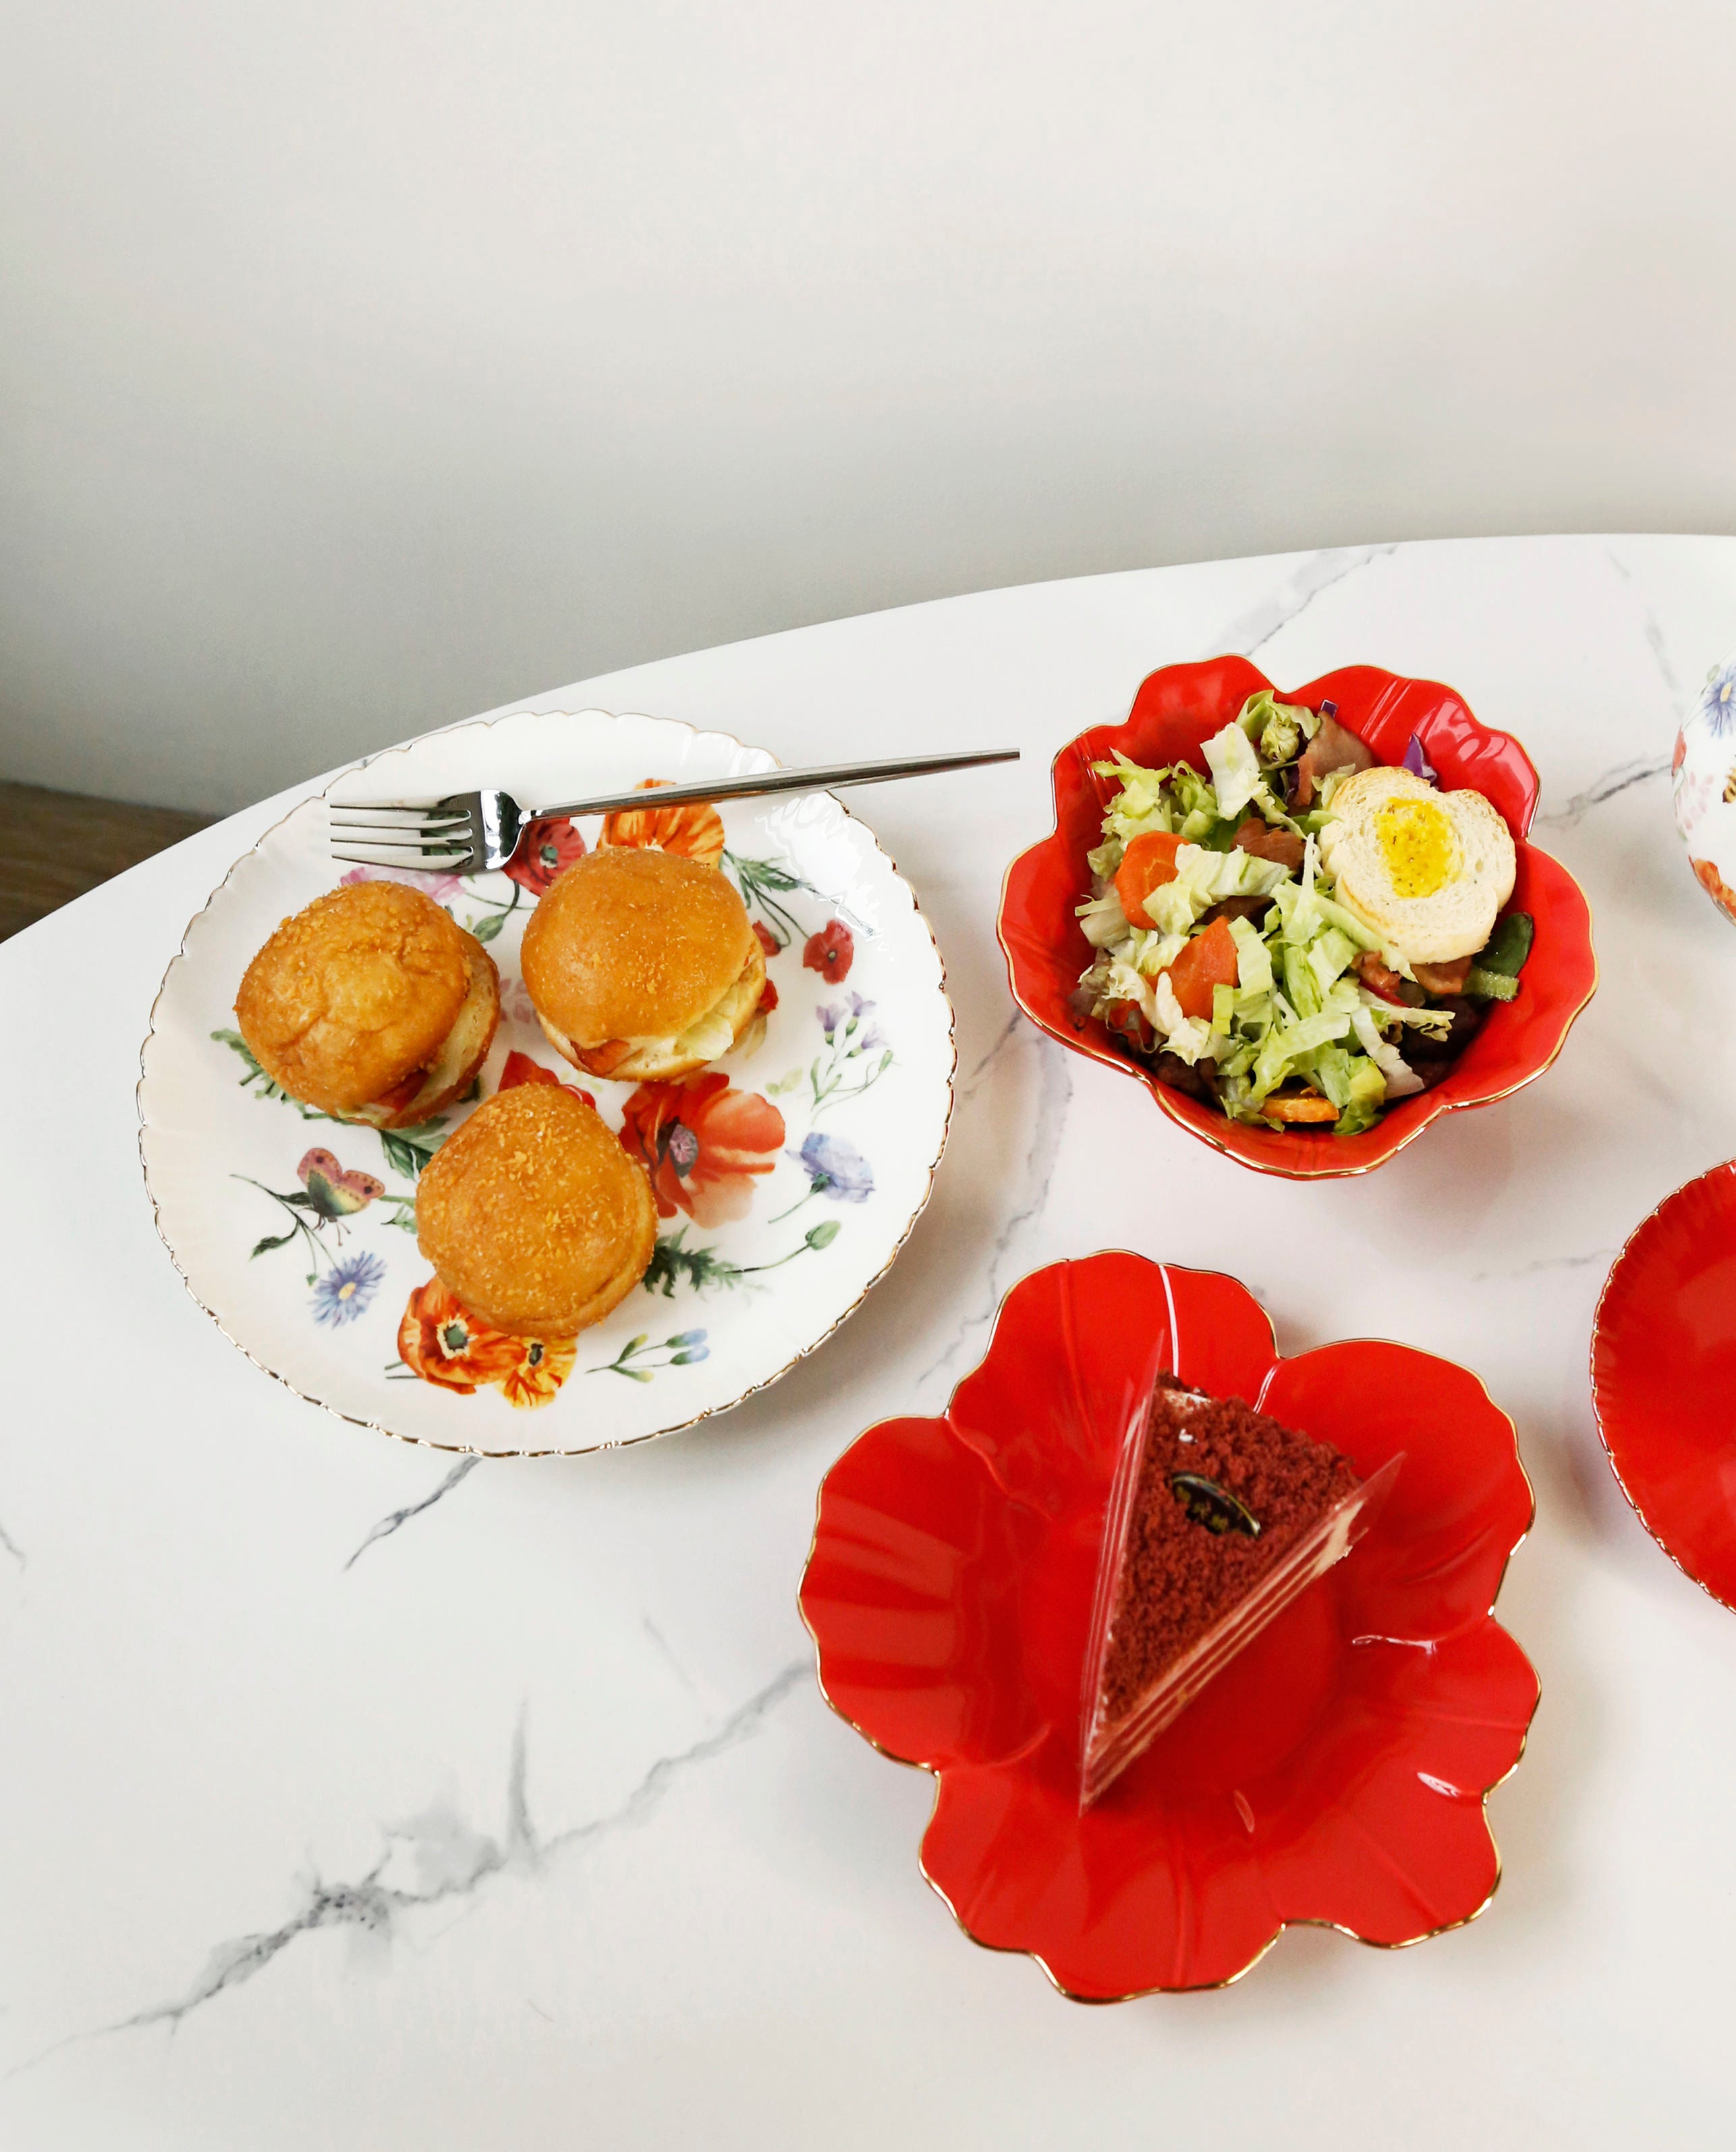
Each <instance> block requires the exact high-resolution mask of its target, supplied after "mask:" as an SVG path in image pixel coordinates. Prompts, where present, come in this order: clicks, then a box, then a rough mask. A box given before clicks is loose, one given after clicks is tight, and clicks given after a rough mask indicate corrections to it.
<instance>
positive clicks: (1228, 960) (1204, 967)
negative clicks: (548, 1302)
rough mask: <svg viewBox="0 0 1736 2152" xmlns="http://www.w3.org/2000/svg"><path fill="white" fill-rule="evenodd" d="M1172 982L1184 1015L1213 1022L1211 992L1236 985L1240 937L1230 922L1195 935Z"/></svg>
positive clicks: (1173, 972)
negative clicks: (1237, 943) (1237, 948)
mask: <svg viewBox="0 0 1736 2152" xmlns="http://www.w3.org/2000/svg"><path fill="white" fill-rule="evenodd" d="M1165 977H1166V978H1167V979H1168V980H1169V982H1170V987H1171V989H1172V990H1173V992H1174V993H1175V998H1176V1000H1177V1002H1180V1006H1181V1013H1182V1014H1183V1015H1184V1016H1197V1017H1200V1018H1204V1019H1205V1021H1206V1023H1211V990H1212V988H1213V987H1233V986H1234V985H1235V984H1236V936H1234V935H1233V934H1232V933H1231V931H1230V922H1229V921H1228V920H1227V919H1214V920H1213V921H1212V922H1211V926H1208V927H1207V928H1206V931H1205V932H1204V933H1203V934H1196V935H1195V936H1194V938H1193V940H1192V941H1191V942H1189V943H1188V945H1187V947H1186V948H1185V949H1184V950H1183V951H1182V952H1181V954H1180V956H1179V957H1177V958H1176V959H1175V962H1174V963H1173V964H1171V965H1170V968H1169V970H1168V972H1166V973H1165Z"/></svg>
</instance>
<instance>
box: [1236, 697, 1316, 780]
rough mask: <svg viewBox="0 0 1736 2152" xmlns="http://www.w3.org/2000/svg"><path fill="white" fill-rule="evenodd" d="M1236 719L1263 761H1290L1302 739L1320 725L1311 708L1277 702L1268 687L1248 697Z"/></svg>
mask: <svg viewBox="0 0 1736 2152" xmlns="http://www.w3.org/2000/svg"><path fill="white" fill-rule="evenodd" d="M1236 722H1237V723H1239V724H1240V725H1241V728H1242V730H1243V731H1244V732H1245V733H1246V734H1247V735H1248V737H1249V738H1250V739H1251V740H1253V741H1255V742H1256V744H1257V745H1258V747H1259V749H1260V759H1261V762H1264V763H1284V762H1294V761H1295V759H1296V758H1297V755H1298V754H1301V753H1302V742H1303V741H1304V740H1311V739H1312V738H1313V737H1314V735H1315V733H1317V732H1318V731H1319V729H1320V720H1319V718H1317V716H1316V715H1315V713H1313V711H1312V710H1307V709H1304V708H1302V705H1301V703H1281V702H1280V701H1279V700H1278V698H1277V696H1276V695H1274V694H1273V693H1272V690H1271V688H1261V690H1260V692H1259V693H1258V694H1256V695H1250V696H1249V697H1248V698H1247V700H1246V702H1245V703H1243V704H1242V706H1241V717H1240V718H1238V719H1237V720H1236Z"/></svg>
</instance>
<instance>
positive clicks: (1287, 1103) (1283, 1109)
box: [1260, 1091, 1338, 1121]
mask: <svg viewBox="0 0 1736 2152" xmlns="http://www.w3.org/2000/svg"><path fill="white" fill-rule="evenodd" d="M1260 1112H1261V1116H1262V1117H1263V1118H1264V1119H1266V1120H1268V1121H1335V1120H1337V1119H1338V1108H1337V1107H1336V1106H1335V1105H1334V1104H1332V1100H1331V1099H1322V1097H1321V1096H1320V1094H1318V1092H1316V1091H1292V1092H1288V1093H1282V1094H1279V1095H1277V1097H1274V1098H1271V1099H1267V1100H1266V1104H1264V1105H1263V1106H1262V1107H1261V1109H1260Z"/></svg>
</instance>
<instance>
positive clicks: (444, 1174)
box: [416, 1084, 657, 1337]
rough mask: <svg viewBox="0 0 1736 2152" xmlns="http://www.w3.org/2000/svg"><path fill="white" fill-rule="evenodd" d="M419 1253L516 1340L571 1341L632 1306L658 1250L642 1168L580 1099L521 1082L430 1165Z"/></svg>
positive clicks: (420, 1213) (422, 1191)
mask: <svg viewBox="0 0 1736 2152" xmlns="http://www.w3.org/2000/svg"><path fill="white" fill-rule="evenodd" d="M416 1244H417V1246H419V1248H420V1249H421V1251H422V1252H423V1254H424V1256H427V1258H428V1260H429V1262H431V1263H432V1264H433V1265H434V1270H435V1272H436V1274H437V1275H438V1276H439V1281H440V1282H441V1284H442V1285H444V1286H445V1287H447V1288H448V1290H449V1291H450V1292H454V1293H455V1294H456V1295H457V1296H458V1297H459V1300H460V1301H462V1302H463V1303H464V1306H465V1307H467V1308H469V1309H470V1312H471V1313H472V1314H473V1315H475V1316H478V1317H480V1319H481V1320H482V1321H483V1322H486V1323H489V1324H490V1325H491V1326H492V1327H494V1328H495V1329H496V1330H500V1331H504V1332H505V1333H506V1334H507V1336H509V1337H572V1336H573V1335H574V1333H575V1332H577V1331H581V1330H583V1329H585V1328H586V1327H588V1326H589V1325H590V1324H591V1323H593V1322H601V1321H602V1318H603V1317H604V1316H606V1315H607V1313H608V1312H609V1311H610V1309H611V1308H612V1307H616V1306H617V1305H618V1303H619V1302H622V1301H623V1300H624V1299H625V1298H626V1297H627V1294H628V1293H630V1292H632V1289H633V1287H635V1286H636V1285H637V1283H638V1282H639V1281H640V1279H641V1278H642V1277H643V1276H644V1275H645V1271H646V1268H647V1266H648V1264H649V1263H650V1261H651V1257H652V1250H653V1249H654V1248H655V1246H656V1245H657V1205H656V1203H655V1201H654V1200H653V1199H652V1193H651V1183H650V1181H649V1180H647V1177H646V1174H645V1170H644V1168H643V1167H642V1166H641V1165H637V1164H636V1163H635V1161H634V1160H632V1159H631V1158H629V1157H628V1156H627V1153H626V1151H625V1150H622V1145H621V1140H620V1139H619V1138H618V1137H617V1136H616V1135H615V1134H613V1133H612V1131H611V1130H610V1129H609V1128H608V1126H607V1124H606V1123H605V1122H604V1121H603V1120H602V1119H600V1117H599V1116H598V1114H597V1112H596V1108H595V1107H594V1106H588V1105H586V1103H585V1101H584V1100H583V1099H581V1097H580V1096H579V1094H577V1092H576V1091H570V1090H568V1089H566V1086H565V1085H564V1084H519V1085H517V1086H516V1087H515V1089H512V1090H510V1091H502V1092H499V1093H497V1094H496V1095H495V1097H494V1098H492V1099H490V1100H489V1101H488V1102H487V1104H485V1105H481V1106H479V1107H478V1108H477V1109H476V1111H475V1113H474V1114H471V1116H470V1119H469V1120H467V1121H466V1122H465V1123H464V1126H463V1127H462V1128H461V1129H459V1131H458V1132H457V1134H455V1135H453V1136H450V1137H449V1138H448V1139H447V1140H446V1142H445V1143H444V1144H443V1145H441V1146H440V1148H439V1150H438V1151H436V1152H435V1153H434V1157H433V1158H432V1159H431V1160H429V1163H428V1165H426V1166H425V1167H424V1170H423V1173H422V1177H421V1180H419V1182H418V1184H417V1188H416Z"/></svg>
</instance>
